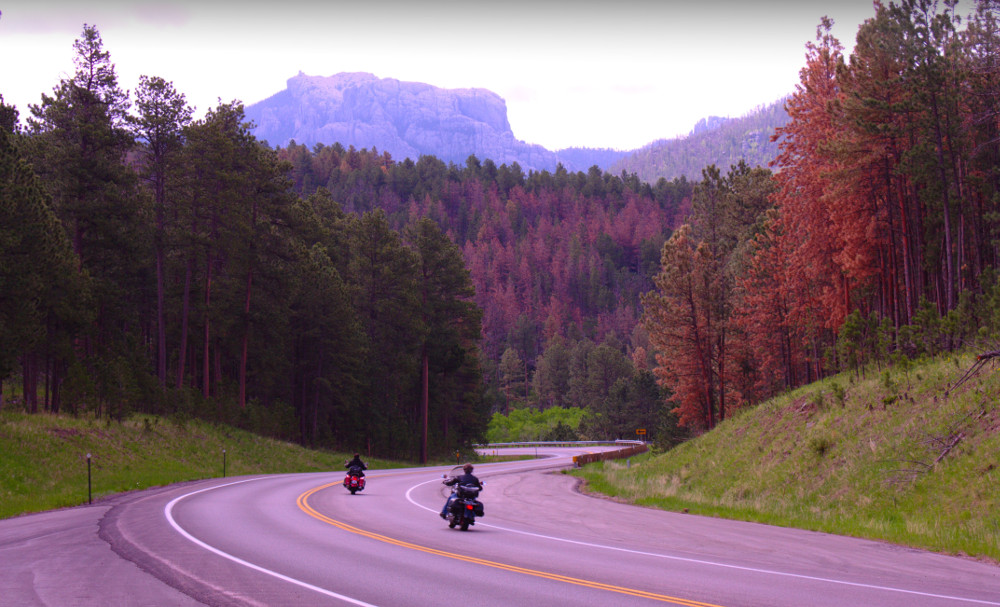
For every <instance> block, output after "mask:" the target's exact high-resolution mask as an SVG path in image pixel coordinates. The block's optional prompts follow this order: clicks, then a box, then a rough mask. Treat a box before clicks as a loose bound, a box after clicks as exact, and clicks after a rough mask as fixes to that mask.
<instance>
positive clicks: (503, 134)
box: [246, 72, 788, 183]
mask: <svg viewBox="0 0 1000 607" xmlns="http://www.w3.org/2000/svg"><path fill="white" fill-rule="evenodd" d="M246 116H247V119H249V120H251V121H252V122H253V123H254V124H255V125H256V128H255V131H254V134H255V135H256V136H257V138H258V139H261V140H264V141H266V142H267V143H268V144H270V145H271V146H274V147H284V146H287V145H288V144H289V143H290V142H291V141H295V142H296V143H298V144H301V145H306V146H308V147H313V146H315V145H316V144H324V145H333V144H335V143H340V144H341V145H343V146H344V147H349V146H354V147H355V148H356V149H362V148H364V149H371V148H375V149H377V150H378V151H379V152H388V153H389V154H390V155H391V156H392V157H393V158H394V159H395V160H403V159H404V158H410V159H412V160H414V161H416V160H417V159H419V157H420V156H422V155H432V156H435V157H437V158H439V159H441V160H443V161H445V162H450V163H455V164H457V165H460V166H463V165H464V164H465V162H466V160H467V159H468V158H469V156H471V155H475V156H476V157H477V158H478V159H479V160H480V161H484V160H492V161H493V162H494V163H495V164H496V165H498V166H499V165H501V164H507V165H512V164H513V163H517V164H518V165H519V166H520V167H521V169H522V170H524V171H525V172H528V171H533V170H534V171H541V170H546V171H550V172H551V171H555V169H556V167H557V166H558V165H560V164H561V165H562V166H563V167H564V168H565V169H566V170H568V171H573V172H576V171H587V170H588V169H589V168H590V167H592V166H597V167H598V168H600V169H601V170H603V171H608V172H611V173H613V174H619V173H621V172H622V171H624V172H626V173H628V174H632V173H635V174H636V175H638V177H639V178H640V179H642V180H643V181H647V182H649V183H654V182H656V181H657V180H658V179H659V178H661V177H662V178H666V179H667V180H672V179H674V178H676V177H680V176H684V177H686V178H687V179H689V180H700V179H701V170H702V169H703V168H704V167H705V166H707V165H709V164H715V165H717V166H719V167H720V168H722V169H723V170H725V169H727V168H728V167H729V165H731V164H736V163H737V162H739V160H740V159H741V158H743V159H745V160H746V161H747V163H748V164H750V165H751V166H757V165H762V166H766V165H767V164H768V162H770V160H771V159H773V158H774V156H775V154H776V153H777V146H776V145H775V144H773V143H771V142H770V137H771V134H772V133H773V132H774V128H775V127H776V126H780V125H783V124H785V123H786V122H787V121H788V116H787V114H786V113H785V111H784V100H783V99H782V100H779V101H777V102H775V103H774V104H771V105H768V106H761V107H760V108H758V109H756V110H754V111H753V112H751V113H749V114H747V115H746V116H743V117H741V118H721V117H718V116H711V117H706V118H703V119H702V120H700V121H699V122H698V123H697V124H696V125H695V126H694V128H693V129H692V131H691V134H690V135H688V136H687V137H683V138H679V139H669V140H668V139H660V140H657V141H654V142H653V143H650V144H649V145H647V146H644V147H643V148H641V149H638V150H613V149H592V148H566V149H563V150H559V151H557V152H552V151H550V150H547V149H545V148H544V147H542V146H540V145H535V144H530V143H526V142H524V141H521V140H519V139H517V138H516V137H515V136H514V133H513V131H512V130H511V126H510V122H509V121H508V119H507V104H506V102H505V101H504V99H503V98H502V97H500V96H499V95H497V94H496V93H494V92H492V91H489V90H486V89H443V88H438V87H435V86H432V85H429V84H423V83H419V82H404V81H400V80H396V79H393V78H379V77H377V76H375V75H374V74H369V73H365V72H351V73H348V72H345V73H340V74H336V75H333V76H309V75H306V74H303V73H302V72H299V74H298V75H296V76H294V77H292V78H289V79H288V82H287V87H286V88H285V90H283V91H280V92H278V93H276V94H274V95H272V96H271V97H269V98H267V99H264V100H263V101H260V102H258V103H254V104H251V105H249V106H247V107H246Z"/></svg>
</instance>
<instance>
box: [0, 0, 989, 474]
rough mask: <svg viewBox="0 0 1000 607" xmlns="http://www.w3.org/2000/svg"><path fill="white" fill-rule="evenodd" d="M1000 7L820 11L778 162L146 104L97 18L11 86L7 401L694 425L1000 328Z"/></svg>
mask: <svg viewBox="0 0 1000 607" xmlns="http://www.w3.org/2000/svg"><path fill="white" fill-rule="evenodd" d="M992 6H993V5H992V3H987V2H982V3H981V4H980V5H979V6H978V8H977V11H976V12H975V13H974V14H972V15H970V16H969V17H968V19H963V20H960V19H959V18H958V16H957V15H956V14H955V13H954V9H953V8H951V6H950V5H945V6H944V7H943V8H942V9H940V10H939V9H938V8H937V6H936V5H932V4H931V3H929V2H926V1H924V0H905V1H904V2H902V3H901V4H899V5H896V4H888V5H884V6H883V5H879V6H877V7H876V11H875V15H874V16H873V17H872V18H871V19H869V20H868V21H867V22H865V23H864V24H863V25H862V27H861V28H860V30H859V32H858V38H857V44H856V46H855V49H854V51H853V53H852V54H851V55H850V56H844V53H843V46H842V45H841V44H840V42H839V41H837V40H836V39H834V38H833V37H832V36H831V34H830V28H831V23H830V22H829V21H828V20H825V19H824V20H823V21H822V22H821V24H820V27H819V28H818V29H817V37H816V40H815V41H813V42H810V43H808V44H807V45H806V54H805V61H806V63H805V67H803V69H802V71H801V74H800V76H801V82H800V83H799V85H798V86H797V87H796V90H795V92H794V93H793V94H792V95H791V96H790V97H788V99H787V101H786V106H785V107H786V110H787V112H788V114H789V121H788V123H787V124H786V125H785V126H783V127H781V128H779V129H778V130H777V132H776V133H775V136H774V142H775V143H776V144H777V146H778V150H779V156H778V158H777V160H776V161H775V163H774V164H773V165H772V166H771V167H768V168H764V167H753V166H750V165H748V164H746V163H744V162H739V163H736V164H734V165H732V166H730V167H728V168H719V167H715V166H708V167H705V169H704V170H703V171H702V176H701V179H700V180H698V181H689V180H687V179H685V178H679V179H675V180H673V181H666V180H664V179H660V180H659V181H657V182H656V183H646V182H643V181H641V180H640V179H639V178H638V177H637V176H636V175H634V174H631V175H630V174H627V173H624V172H623V173H622V174H621V175H617V176H616V175H612V174H609V173H605V172H602V171H601V170H600V169H598V168H596V167H594V168H592V169H590V170H589V171H587V172H575V173H574V172H569V171H566V170H564V169H563V168H562V167H559V168H557V169H556V170H555V171H554V172H552V173H550V172H547V171H541V172H535V171H531V172H529V173H527V174H525V172H524V171H522V170H521V169H520V167H519V166H518V165H517V164H513V165H509V166H508V165H500V166H497V165H496V164H495V163H494V162H492V161H491V160H489V159H478V158H476V157H474V156H470V157H469V158H468V160H467V161H466V162H465V164H464V165H463V166H458V165H455V164H446V163H444V162H442V161H440V160H438V159H436V158H434V157H433V156H422V157H420V158H418V159H415V160H414V159H402V160H399V159H394V158H392V157H391V156H390V155H388V154H386V153H384V152H383V153H380V152H379V151H378V150H375V149H372V150H364V149H362V150H357V149H354V148H352V147H348V148H346V149H345V148H344V147H343V146H341V145H338V144H334V145H316V146H314V147H313V148H312V149H308V148H306V147H304V146H301V145H297V144H295V143H294V142H293V143H291V144H289V145H288V146H287V147H284V148H278V149H272V148H269V147H268V146H266V145H263V144H262V143H260V142H258V141H257V140H256V139H255V138H254V137H253V135H252V125H249V124H247V123H246V122H245V119H244V116H243V108H242V105H241V104H240V103H239V102H236V101H234V102H231V103H220V104H219V105H218V106H217V107H216V108H213V109H210V110H209V111H208V112H207V113H206V114H205V116H204V117H203V118H199V119H194V118H193V115H194V113H193V110H192V108H190V107H188V106H187V104H186V102H185V99H184V95H183V93H181V92H179V91H176V90H175V89H174V88H173V86H172V85H171V84H170V83H169V82H165V81H164V80H163V79H161V78H157V77H143V78H142V80H141V82H140V83H139V86H138V88H137V89H136V90H135V92H134V103H130V102H129V95H127V94H126V93H125V92H124V91H123V90H122V89H121V88H120V86H119V83H118V81H117V76H116V75H115V71H114V64H113V63H112V62H111V60H110V54H109V53H108V52H107V51H105V50H104V48H103V44H102V41H101V38H100V34H99V32H98V31H97V29H96V28H94V27H90V26H85V27H84V30H83V34H82V36H81V38H80V39H79V40H78V41H77V43H76V45H75V47H74V50H75V53H76V54H75V60H76V66H77V71H76V73H75V74H74V75H73V76H72V77H71V78H68V79H65V80H63V81H61V82H60V83H59V84H58V85H57V86H56V87H55V88H54V90H53V92H52V94H51V95H43V96H42V100H41V102H40V103H39V104H38V105H37V106H33V107H32V108H31V112H30V114H31V115H30V116H28V117H27V119H26V123H25V124H24V125H22V124H21V123H20V121H19V117H18V116H17V113H16V112H15V111H14V110H13V108H11V107H9V106H2V104H0V110H2V111H0V127H2V128H0V131H2V134H0V205H2V208H0V281H2V283H0V297H2V299H0V381H2V382H4V383H3V391H2V392H0V394H2V395H5V396H6V398H5V399H4V400H3V401H0V406H3V407H22V408H23V409H25V410H27V411H29V412H39V411H53V412H60V411H61V412H70V413H74V414H80V415H83V414H87V415H98V416H106V417H108V418H112V419H113V418H122V417H123V416H127V415H129V414H130V413H131V412H151V413H158V414H166V415H180V416H197V417H203V418H206V419H211V420H218V421H220V422H225V423H230V424H234V425H237V426H241V427H246V428H249V429H252V430H254V431H258V432H261V433H265V434H269V435H273V436H278V437H281V438H286V439H288V440H293V441H297V442H300V443H303V444H306V445H312V446H318V447H337V448H345V449H357V450H364V451H366V452H374V453H377V454H378V455H380V456H383V457H387V456H398V457H409V458H418V457H419V458H420V459H426V458H427V457H428V455H430V454H434V453H444V452H450V451H452V450H454V449H455V448H459V447H462V446H466V445H468V444H469V443H471V442H474V441H477V440H482V439H484V438H485V437H486V428H487V424H488V423H489V420H490V416H491V415H497V416H508V418H509V416H510V415H511V414H512V413H517V414H518V415H523V414H524V413H525V412H533V411H534V412H545V411H556V412H559V411H564V412H565V413H566V414H565V415H561V416H560V415H553V416H552V418H551V419H553V420H555V419H558V420H559V421H560V422H562V421H563V420H572V423H558V424H556V425H555V426H552V427H550V428H548V430H546V429H545V428H544V425H543V427H542V429H541V430H538V431H536V432H535V433H534V434H533V435H531V436H523V435H518V436H509V437H506V438H522V439H523V438H530V439H539V438H541V439H545V438H554V439H560V440H563V439H573V438H592V439H606V438H633V437H635V436H636V431H637V430H639V429H645V430H647V432H648V435H647V437H648V438H652V439H653V440H656V441H657V442H659V443H660V444H663V445H669V444H672V443H674V442H676V441H678V440H683V438H684V437H685V436H687V435H689V434H691V433H697V432H701V431H704V430H707V429H711V428H712V427H714V426H715V425H716V424H717V423H719V422H720V421H722V420H724V419H726V417H727V416H728V415H731V414H732V413H733V412H735V411H736V410H738V409H739V408H741V407H745V406H749V405H753V404H755V403H758V402H761V401H762V400H764V399H767V398H769V397H770V396H773V395H775V394H777V393H780V392H782V391H784V390H787V389H789V388H792V387H795V386H798V385H801V384H803V383H807V382H810V381H813V380H816V379H818V378H822V377H825V376H827V375H830V374H833V373H837V372H840V371H843V370H847V369H850V370H854V371H856V372H857V373H859V374H860V373H866V372H870V371H871V370H872V369H874V368H878V367H881V366H884V365H890V364H906V361H909V360H913V359H916V358H919V357H921V356H933V355H936V354H939V353H941V352H945V351H949V350H954V349H959V348H968V347H973V346H975V347H984V346H986V345H989V344H991V343H995V340H996V339H997V337H998V336H1000V283H998V275H997V272H996V267H997V262H998V231H1000V198H998V192H1000V171H998V168H1000V166H998V160H1000V138H998V136H997V132H998V127H1000V120H998V117H1000V68H998V65H1000V64H998V63H997V60H998V59H1000V54H998V53H1000V30H998V27H997V24H998V22H997V15H996V14H995V11H994V10H993V8H992ZM0 92H2V91H0ZM0 398H2V397H0ZM518 412H520V413H518ZM424 437H426V439H425V438H424ZM495 438H505V437H495Z"/></svg>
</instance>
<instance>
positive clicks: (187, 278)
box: [177, 258, 191, 390]
mask: <svg viewBox="0 0 1000 607" xmlns="http://www.w3.org/2000/svg"><path fill="white" fill-rule="evenodd" d="M183 299H184V303H183V304H182V312H181V343H180V346H179V347H178V349H177V352H178V355H179V356H180V361H179V362H178V363H177V389H178V390H180V389H181V388H183V387H184V371H185V366H186V363H187V361H186V360H185V358H186V357H187V349H188V343H187V342H188V316H189V315H190V312H191V259H190V258H188V260H187V267H186V268H185V270H184V298H183Z"/></svg>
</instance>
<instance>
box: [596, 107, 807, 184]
mask: <svg viewBox="0 0 1000 607" xmlns="http://www.w3.org/2000/svg"><path fill="white" fill-rule="evenodd" d="M787 123H788V113H787V112H786V111H785V99H784V98H782V99H779V100H778V101H775V102H774V103H771V104H769V105H762V106H760V107H758V108H756V109H754V110H753V111H751V112H749V113H747V114H746V115H744V116H741V117H739V118H721V117H719V116H711V117H708V118H703V119H702V120H700V121H699V122H698V124H696V125H695V126H694V128H693V129H692V130H691V133H690V134H689V135H688V136H687V137H680V138H678V139H660V140H659V141H654V142H653V143H650V144H649V145H647V146H644V147H642V148H640V149H638V150H635V151H634V152H631V153H629V154H628V155H627V156H626V157H624V158H622V159H621V160H619V161H617V162H615V163H614V164H612V165H611V167H610V172H611V173H614V174H618V173H620V172H621V171H625V172H626V173H629V174H632V173H635V174H636V175H638V177H639V179H641V180H643V181H646V182H649V183H654V182H656V181H657V180H658V179H660V178H661V177H662V178H664V179H667V180H668V181H669V180H672V179H675V178H678V177H685V178H687V179H688V180H689V181H701V171H702V169H704V168H705V167H706V166H708V165H710V164H714V165H715V166H717V167H719V169H721V170H722V172H723V173H725V172H726V171H728V170H729V167H730V166H732V165H734V164H738V163H739V161H740V160H741V159H742V160H745V161H746V163H747V164H748V165H750V166H763V167H766V166H768V165H769V164H770V162H771V161H772V160H774V158H775V157H776V156H777V154H778V144H777V143H776V142H772V141H771V136H772V135H773V134H774V129H775V128H777V127H779V126H784V125H785V124H787Z"/></svg>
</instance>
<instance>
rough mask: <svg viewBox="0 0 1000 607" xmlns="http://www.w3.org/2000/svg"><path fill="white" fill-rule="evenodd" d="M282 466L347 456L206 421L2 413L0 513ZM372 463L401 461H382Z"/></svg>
mask: <svg viewBox="0 0 1000 607" xmlns="http://www.w3.org/2000/svg"><path fill="white" fill-rule="evenodd" d="M223 449H225V451H226V453H225V465H226V471H225V473H226V476H240V475H246V474H268V473H278V472H324V471H330V470H336V471H340V470H343V468H344V460H345V459H347V457H348V455H347V454H344V453H332V452H326V451H312V450H309V449H305V448H303V447H300V446H298V445H294V444H291V443H286V442H282V441H276V440H272V439H269V438H263V437H261V436H258V435H255V434H251V433H249V432H244V431H242V430H236V429H233V428H229V427H225V426H219V425H215V424H211V423H207V422H203V421H197V420H190V421H185V422H178V421H173V420H170V419H167V418H157V417H152V416H141V415H139V416H134V417H132V418H130V419H128V420H125V421H124V422H122V423H118V422H116V421H107V420H95V419H93V418H89V417H80V418H74V417H70V416H63V415H58V416H54V415H44V414H40V415H27V414H24V413H17V412H3V413H2V414H0V518H7V517H10V516H14V515H17V514H21V513H24V512H39V511H42V510H49V509H52V508H60V507H63V506H75V505H78V504H83V503H86V502H87V459H86V457H87V453H90V454H91V482H92V490H91V491H92V495H93V499H94V500H95V501H96V500H97V499H99V498H101V497H104V496H108V495H111V494H115V493H120V492H123V491H132V490H137V489H146V488H149V487H157V486H161V485H167V484H170V483H176V482H181V481H187V480H195V479H203V478H212V477H221V476H222V475H223ZM366 462H367V463H368V465H369V466H370V467H372V468H389V467H398V466H400V465H402V464H399V463H393V462H388V461H383V460H371V459H368V458H366Z"/></svg>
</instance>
